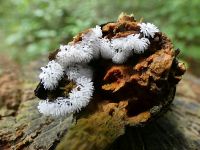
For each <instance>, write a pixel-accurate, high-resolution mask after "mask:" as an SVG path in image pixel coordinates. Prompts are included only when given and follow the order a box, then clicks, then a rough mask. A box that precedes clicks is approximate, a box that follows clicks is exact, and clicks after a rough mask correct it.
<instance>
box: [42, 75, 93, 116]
mask: <svg viewBox="0 0 200 150" xmlns="http://www.w3.org/2000/svg"><path fill="white" fill-rule="evenodd" d="M76 84H77V86H76V87H75V88H74V89H73V90H72V91H71V93H69V98H63V97H59V98H57V99H56V100H55V101H53V102H51V101H49V100H45V101H40V102H39V105H38V110H39V112H40V113H42V114H44V115H46V116H50V115H51V116H57V117H58V116H64V115H67V114H69V113H75V112H78V111H80V110H81V108H83V107H85V106H87V105H88V103H89V101H90V99H91V97H92V94H93V89H94V87H93V83H92V82H91V80H90V79H87V78H85V77H81V78H78V79H77V80H76Z"/></svg>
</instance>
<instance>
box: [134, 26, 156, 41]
mask: <svg viewBox="0 0 200 150" xmlns="http://www.w3.org/2000/svg"><path fill="white" fill-rule="evenodd" d="M138 25H139V26H140V31H141V33H143V34H144V36H146V37H152V38H154V35H155V33H156V32H159V29H158V28H157V27H156V26H155V25H154V24H152V23H139V24H138Z"/></svg>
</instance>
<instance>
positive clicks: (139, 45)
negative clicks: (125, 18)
mask: <svg viewBox="0 0 200 150" xmlns="http://www.w3.org/2000/svg"><path fill="white" fill-rule="evenodd" d="M149 44H150V42H149V40H148V39H147V38H144V37H142V38H140V34H136V35H134V34H131V35H128V36H127V37H121V38H116V39H113V40H112V41H111V46H112V47H113V49H115V50H116V53H115V55H114V57H113V58H112V60H113V62H114V63H123V62H125V61H126V60H127V59H128V57H130V56H131V55H132V54H133V53H132V51H133V52H134V53H137V54H140V53H143V52H144V51H145V50H146V49H147V48H148V46H149Z"/></svg>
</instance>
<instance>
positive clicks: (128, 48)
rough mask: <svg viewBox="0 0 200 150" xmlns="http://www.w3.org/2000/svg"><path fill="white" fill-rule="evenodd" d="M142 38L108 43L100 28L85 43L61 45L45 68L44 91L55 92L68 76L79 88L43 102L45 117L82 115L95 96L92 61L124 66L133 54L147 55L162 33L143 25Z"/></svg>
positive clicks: (85, 37)
mask: <svg viewBox="0 0 200 150" xmlns="http://www.w3.org/2000/svg"><path fill="white" fill-rule="evenodd" d="M138 26H140V34H131V35H128V36H126V37H121V38H114V39H107V38H104V37H102V36H103V34H102V30H101V27H100V26H96V27H95V28H92V29H90V30H89V32H87V33H85V34H82V40H81V41H79V42H77V43H73V44H72V43H69V44H68V45H60V51H59V52H58V53H57V55H56V59H55V60H53V61H50V62H49V63H48V65H47V66H46V67H42V68H41V69H42V73H40V75H39V78H40V79H41V82H42V84H43V85H44V88H45V89H47V90H53V89H55V88H56V87H57V86H58V82H59V80H60V79H61V78H62V77H63V76H64V74H66V75H67V76H68V78H69V80H73V81H74V82H75V83H76V87H75V88H74V89H72V91H71V92H70V93H69V97H58V98H57V99H55V100H53V101H50V100H49V99H47V100H43V101H40V102H39V105H38V110H39V112H41V113H43V114H44V115H52V116H63V115H66V114H69V113H74V112H78V111H80V110H81V108H83V107H85V106H87V105H88V103H89V101H90V99H91V98H92V95H93V90H94V87H93V82H92V73H93V72H92V69H91V68H90V67H89V66H88V65H87V64H88V63H89V62H90V61H91V60H92V59H96V58H99V57H102V58H103V59H112V61H113V62H114V63H118V64H121V63H124V62H126V61H127V59H128V58H129V57H130V56H131V55H132V54H133V53H137V54H140V53H143V52H144V51H145V50H147V49H148V47H149V45H150V41H149V38H154V36H155V33H156V32H159V29H158V28H157V27H156V26H155V25H153V24H151V23H139V24H138Z"/></svg>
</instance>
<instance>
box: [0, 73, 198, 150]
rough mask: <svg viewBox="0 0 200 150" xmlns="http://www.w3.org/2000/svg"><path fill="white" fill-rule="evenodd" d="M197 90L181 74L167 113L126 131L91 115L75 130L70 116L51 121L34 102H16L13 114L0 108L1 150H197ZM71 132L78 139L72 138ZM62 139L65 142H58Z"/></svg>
mask: <svg viewBox="0 0 200 150" xmlns="http://www.w3.org/2000/svg"><path fill="white" fill-rule="evenodd" d="M23 87H24V88H25V89H23V91H30V90H31V89H30V86H23ZM32 88H34V87H32ZM199 91H200V79H198V78H196V77H194V76H192V75H191V74H186V76H185V77H184V79H183V80H182V81H181V83H180V85H179V86H178V89H177V95H176V97H175V100H174V101H173V104H172V105H171V107H170V109H169V110H168V112H167V113H166V114H164V115H163V116H161V117H159V118H158V119H157V120H154V121H153V122H151V123H150V124H148V125H146V126H145V127H128V128H125V126H124V122H120V118H115V116H114V115H113V116H111V115H109V114H108V113H107V114H106V113H102V114H100V116H99V120H96V119H94V117H95V116H94V115H93V116H91V117H90V119H91V120H93V124H89V125H88V124H87V125H86V126H85V128H81V129H79V128H78V126H74V127H73V123H72V122H73V121H71V119H72V118H70V117H66V118H62V119H58V118H57V119H52V118H50V117H44V116H42V115H41V114H39V113H38V110H37V108H36V106H37V103H38V100H37V99H35V98H30V97H29V98H28V97H26V98H27V100H23V101H22V102H21V104H20V106H19V107H18V109H17V110H16V113H10V111H11V110H12V109H11V108H9V107H8V108H7V107H6V108H5V107H1V109H0V111H1V112H4V113H1V119H0V148H1V149H3V150H4V149H8V150H9V149H12V148H13V149H55V148H56V147H57V145H58V143H60V141H61V143H62V144H61V145H59V146H58V149H63V146H64V149H69V150H70V149H74V148H78V149H87V150H88V149H94V148H95V149H113V150H118V149H119V150H122V149H123V150H124V149H128V150H131V149H134V150H137V149H138V150H140V149H147V150H148V149H149V150H151V149H154V150H155V149H158V150H159V149H166V150H167V149H187V150H195V149H199V147H200V98H199ZM29 94H31V93H29ZM12 111H15V110H12ZM13 114H14V115H13ZM104 115H105V116H104ZM101 117H102V119H101ZM118 117H119V115H118ZM82 120H84V119H82ZM77 124H79V125H80V126H81V125H82V124H84V123H83V121H81V119H78V121H77ZM90 125H91V126H90ZM93 125H94V126H93ZM83 127H84V126H83ZM74 128H77V130H74ZM90 128H91V129H90ZM75 132H76V133H77V135H81V136H82V137H81V138H77V137H76V136H72V135H73V134H74V133H75ZM68 133H69V134H68ZM98 133H100V134H98ZM64 134H66V137H65V138H63V139H62V137H63V136H64ZM70 134H71V136H70ZM84 136H85V137H84ZM63 143H65V144H64V145H63Z"/></svg>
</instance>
